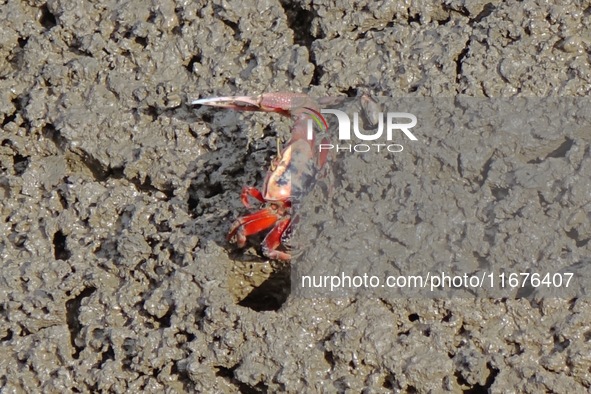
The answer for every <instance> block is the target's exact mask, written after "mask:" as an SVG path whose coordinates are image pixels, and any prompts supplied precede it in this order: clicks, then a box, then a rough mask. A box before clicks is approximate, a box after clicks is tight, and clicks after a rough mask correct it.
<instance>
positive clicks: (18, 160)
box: [13, 153, 29, 175]
mask: <svg viewBox="0 0 591 394" xmlns="http://www.w3.org/2000/svg"><path fill="white" fill-rule="evenodd" d="M13 162H14V173H15V174H16V175H22V174H23V173H24V172H25V171H26V170H27V167H28V166H29V157H28V156H23V155H19V154H18V153H16V154H15V155H14V158H13Z"/></svg>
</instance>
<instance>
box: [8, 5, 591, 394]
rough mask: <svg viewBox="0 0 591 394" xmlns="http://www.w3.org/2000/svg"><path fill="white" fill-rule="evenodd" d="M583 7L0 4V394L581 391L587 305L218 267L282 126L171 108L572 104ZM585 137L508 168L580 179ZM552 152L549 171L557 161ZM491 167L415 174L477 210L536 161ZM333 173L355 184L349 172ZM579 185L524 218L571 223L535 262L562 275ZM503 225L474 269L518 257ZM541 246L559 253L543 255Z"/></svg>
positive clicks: (501, 158)
mask: <svg viewBox="0 0 591 394" xmlns="http://www.w3.org/2000/svg"><path fill="white" fill-rule="evenodd" d="M255 4H256V5H255ZM586 7H588V6H581V3H580V2H575V1H560V2H558V1H556V2H555V3H554V4H553V3H548V2H541V1H540V2H536V1H525V2H515V3H514V4H513V3H512V2H511V4H506V3H504V2H500V1H492V2H491V1H469V2H468V1H455V0H451V1H447V2H445V5H442V4H441V2H435V1H432V2H429V1H406V2H387V1H384V2H375V1H338V0H337V1H314V2H311V1H283V2H280V1H277V0H266V1H258V2H251V3H247V2H243V1H235V0H231V1H177V2H174V1H168V0H162V1H157V2H149V3H146V2H145V1H134V0H131V1H117V0H112V1H103V2H83V1H66V0H63V1H62V0H55V1H53V0H50V1H47V2H46V1H42V0H30V1H26V2H25V1H16V0H14V1H11V0H9V1H2V2H1V5H0V20H1V23H0V26H1V27H0V124H1V125H2V130H1V136H0V169H1V171H2V172H1V173H0V226H1V231H0V237H1V238H0V261H1V267H2V269H1V271H0V316H1V318H0V339H1V345H0V346H1V352H0V386H1V387H2V388H3V392H14V393H21V392H58V391H61V392H100V391H103V392H107V391H108V392H121V393H123V392H179V393H180V392H227V393H233V392H246V393H258V392H275V391H284V392H362V391H363V392H367V393H386V392H392V391H394V392H419V393H426V392H453V393H459V392H472V393H474V392H487V391H488V392H493V393H500V392H545V391H546V392H584V391H587V390H589V389H590V387H591V372H590V368H591V331H590V329H589V327H590V323H591V316H590V313H591V312H589V310H590V305H589V301H588V300H587V299H584V298H580V297H579V298H572V299H559V298H541V299H525V298H513V297H507V298H503V299H444V298H439V299H415V298H397V299H386V298H375V297H370V296H368V297H356V298H354V297H349V298H336V299H327V298H306V297H296V296H295V295H293V294H292V295H290V283H289V277H290V273H289V271H290V267H289V265H286V264H282V263H276V262H267V261H266V260H265V259H264V258H262V257H261V256H260V253H259V252H260V250H258V248H257V246H256V244H254V245H253V247H251V248H248V249H246V250H242V251H237V250H234V249H232V248H231V247H229V246H228V245H227V243H226V241H225V239H224V237H225V233H226V232H227V230H228V227H229V224H230V223H231V221H232V220H233V219H234V218H235V217H237V216H238V215H240V214H243V213H244V208H243V207H242V206H241V204H240V201H239V194H240V189H241V188H242V186H243V185H258V186H260V185H261V182H262V180H263V178H264V175H265V172H266V170H267V168H268V164H269V162H270V159H271V157H272V156H273V154H274V149H275V139H276V137H277V136H280V137H284V138H285V137H286V136H288V133H289V120H288V119H278V117H277V116H273V115H268V114H247V115H242V114H236V113H232V112H224V111H212V110H209V109H193V108H190V107H188V106H187V105H186V103H187V101H188V100H189V99H190V98H193V97H207V96H211V95H219V94H230V93H236V94H239V93H240V94H244V93H248V94H257V93H260V92H263V91H284V90H295V91H309V92H310V93H311V94H312V95H315V96H319V97H320V96H326V95H349V96H357V95H358V94H360V93H361V92H362V91H369V92H371V93H372V94H374V95H376V96H391V97H404V96H409V97H415V96H416V97H454V96H456V95H468V96H474V97H508V96H513V95H521V96H586V95H588V94H589V90H591V83H590V79H591V67H590V66H589V52H590V50H591V30H590V26H589V24H590V23H591V18H589V15H590V13H591V9H590V8H586ZM589 133H590V132H589V130H588V129H584V130H582V131H580V132H579V131H577V132H575V131H569V134H566V135H565V137H563V138H559V137H554V136H552V137H550V136H547V135H544V136H543V138H541V139H540V141H548V143H550V144H551V146H550V147H547V148H545V147H544V149H542V146H540V150H539V152H538V151H536V152H535V154H533V153H532V152H525V153H531V154H532V155H533V156H531V157H530V159H531V160H533V161H534V162H535V161H536V160H538V161H539V164H540V165H539V166H538V167H535V168H536V169H538V170H540V169H545V167H543V166H544V165H546V166H548V164H544V163H548V161H547V160H542V159H543V158H546V157H547V156H548V155H549V154H550V153H552V152H555V155H554V156H552V155H550V157H551V158H552V159H556V160H551V163H552V168H550V169H547V171H549V172H548V173H546V172H544V171H540V172H539V173H538V174H539V177H541V178H544V177H545V176H546V175H549V174H550V171H551V172H552V174H559V175H552V177H553V178H552V179H553V180H554V177H558V176H560V177H563V178H568V177H569V171H572V168H573V167H572V166H573V163H576V164H577V165H579V167H578V168H580V169H582V170H581V171H586V172H587V173H588V169H589V164H588V163H589V159H590V157H589V156H590V154H591V153H590V148H589ZM565 138H566V139H567V140H570V141H571V146H570V148H569V149H568V150H565V149H564V148H560V146H561V145H560V144H562V143H563V142H564V141H565ZM542 145H543V144H542ZM487 149H489V148H488V147H487V145H486V141H483V146H482V147H480V148H479V149H475V150H473V151H469V152H466V153H465V155H466V156H465V160H464V159H463V156H462V160H461V161H460V163H459V165H451V164H450V163H454V160H455V159H456V157H455V156H456V155H457V152H453V154H451V153H450V151H449V149H448V147H447V146H445V145H443V144H441V146H440V150H439V151H438V156H437V157H439V158H440V159H439V160H438V161H429V163H431V164H434V163H436V162H438V165H439V166H440V167H441V168H440V169H441V170H442V171H443V172H442V173H443V175H445V176H453V177H455V178H457V179H458V180H462V179H465V180H466V182H467V183H470V182H481V183H482V187H484V188H485V189H486V188H489V189H491V190H488V191H486V190H484V191H482V193H490V195H493V196H494V195H495V193H497V196H499V194H498V193H501V194H500V195H503V193H504V192H503V188H505V187H506V185H503V184H502V182H501V184H500V185H496V186H495V183H494V182H492V181H491V182H489V183H487V182H482V181H484V180H485V179H486V175H487V174H489V173H492V174H501V173H502V168H500V167H497V166H501V165H510V166H511V171H513V172H514V173H520V171H526V170H527V166H528V165H532V163H528V160H523V157H516V158H515V159H513V160H512V159H511V155H510V152H509V151H507V152H501V154H498V155H497V156H494V155H492V156H491V155H489V156H488V157H489V158H490V157H492V161H491V160H489V161H483V160H484V158H483V157H481V152H486V151H487ZM507 149H510V147H508V148H507ZM436 153H437V152H436ZM521 153H522V154H523V153H524V152H521ZM531 160H530V161H531ZM410 164H411V163H408V164H405V165H407V166H408V165H410ZM448 164H450V165H448ZM415 165H416V163H415ZM520 166H524V167H520ZM341 168H342V169H348V168H352V169H353V170H354V169H355V168H356V167H355V166H347V163H345V164H343V166H342V167H341ZM405 169H409V168H406V167H405V168H400V170H401V171H398V172H399V173H400V174H404V171H403V170H405ZM585 169H586V170H585ZM435 170H437V168H435V169H434V171H435ZM347 175H348V177H349V178H348V179H349V180H352V181H351V182H353V184H355V182H357V184H359V182H360V178H359V177H363V172H359V173H358V174H356V173H355V172H352V173H349V174H347ZM356 177H357V178H356ZM524 179H525V178H524ZM390 182H391V181H390V180H388V181H384V182H383V183H381V184H379V185H375V186H374V187H370V188H367V193H368V196H367V198H368V199H369V201H372V199H374V198H376V196H377V195H380V193H382V192H383V191H384V190H393V189H391V188H389V185H390ZM497 183H498V182H497ZM421 184H424V183H421V177H420V173H419V172H417V173H413V178H412V182H409V185H410V192H411V195H412V200H410V201H408V202H407V203H406V204H407V205H406V207H407V208H408V211H400V210H399V211H398V212H400V214H399V215H401V216H400V217H399V219H400V220H401V221H402V222H403V224H404V225H405V226H409V223H410V224H412V218H413V217H415V215H416V213H415V212H410V210H413V209H416V207H420V206H424V205H422V204H421V199H423V198H424V199H429V198H430V197H429V194H428V193H420V191H421V190H416V189H413V188H414V187H416V188H420V185H421ZM580 186H581V189H580V190H579V191H577V190H576V187H577V185H571V186H570V187H571V195H570V197H569V198H570V200H569V199H568V198H565V199H564V200H560V198H561V197H560V196H544V198H546V197H548V198H557V199H558V200H556V201H553V203H556V204H557V205H556V209H558V210H560V202H561V201H562V202H563V203H564V204H567V203H568V204H579V205H576V206H577V207H578V212H575V214H574V216H573V217H572V218H571V221H570V222H568V227H567V228H564V229H563V231H564V234H566V237H564V234H560V237H558V238H556V235H555V234H549V235H548V237H552V238H553V242H554V244H552V245H551V248H550V249H549V251H548V252H547V253H546V254H542V256H539V254H538V255H537V256H535V257H539V258H554V257H556V256H557V255H556V253H559V252H557V251H559V250H562V252H561V253H562V254H559V257H560V258H562V259H565V260H567V262H568V261H570V262H572V263H575V262H577V260H578V258H579V257H581V256H588V255H589V247H590V246H589V242H588V241H589V239H590V237H591V225H590V222H589V217H590V215H589V202H588V201H586V200H585V198H587V199H588V197H589V195H588V194H586V195H585V192H584V191H585V190H587V191H588V185H580ZM494 187H497V188H496V189H493V188H494ZM498 187H500V189H499V188H498ZM581 190H582V191H581ZM507 192H509V191H507ZM344 193H345V192H344ZM374 193H377V194H376V195H375V196H374V195H373V194H374ZM345 196H346V195H345ZM400 197H402V196H400ZM343 198H346V197H343ZM351 198H352V199H353V198H357V197H356V196H355V195H351ZM448 198H456V197H455V196H454V195H453V194H449V193H448V194H446V193H441V200H440V203H441V206H442V211H444V212H447V211H446V209H447V208H446V207H449V206H451V204H453V202H452V201H450V200H448ZM398 200H399V202H402V200H401V198H399V199H398ZM525 200H526V199H524V200H520V202H521V203H522V204H523V206H527V204H525ZM509 201H512V200H510V199H509ZM540 201H541V200H540ZM426 202H428V203H429V204H427V205H429V206H433V201H426ZM465 204H466V207H465V209H466V210H467V212H468V211H470V210H476V207H477V205H478V204H479V202H478V199H476V198H473V196H472V197H470V198H469V199H467V201H465ZM475 204H476V205H475ZM500 204H501V206H498V207H497V208H495V209H498V211H499V212H500V211H503V212H505V214H506V216H507V219H506V221H505V222H504V223H505V224H507V225H511V226H512V227H510V228H509V227H508V228H506V229H505V230H504V231H505V232H506V234H508V235H509V236H510V235H511V234H512V233H514V234H515V235H517V239H498V240H497V239H496V238H495V240H494V242H492V243H490V244H485V243H483V248H500V246H499V245H498V243H502V242H510V245H512V246H511V247H512V248H516V250H517V251H518V252H519V253H522V250H523V249H524V248H526V247H527V245H528V243H530V244H531V243H533V242H534V241H535V240H532V239H527V237H519V236H518V235H519V231H518V229H519V224H520V220H519V219H520V217H521V216H520V214H519V209H517V210H516V207H515V206H509V207H504V206H502V204H503V203H502V202H500ZM517 208H518V207H517ZM568 208H569V209H572V206H569V207H568ZM404 212H406V215H408V217H405V216H404ZM419 214H421V213H420V212H419ZM539 214H540V216H536V215H535V212H529V215H530V216H528V217H530V218H531V217H536V218H537V220H539V222H537V223H540V224H543V223H544V221H548V220H553V219H554V218H556V217H559V214H560V213H559V212H555V213H554V214H555V215H558V216H553V215H554V214H552V213H550V214H548V213H547V212H543V209H542V210H541V211H540V213H539ZM544 215H545V216H544ZM560 220H563V219H562V218H561V219H560ZM564 220H566V219H564ZM565 223H566V222H565ZM501 224H502V223H501ZM441 225H445V223H442V224H441ZM512 229H514V230H512ZM408 231H415V230H414V229H413V228H412V226H411V227H409V229H408ZM455 236H458V237H461V234H456V235H455ZM470 239H472V238H470ZM470 239H469V240H470ZM560 240H566V241H567V242H566V245H564V246H563V247H562V248H561V247H560V245H558V244H557V243H558V242H559V241H560ZM460 241H461V240H460ZM483 242H484V241H483ZM511 242H512V243H511ZM543 244H544V243H543V242H541V241H540V242H539V243H537V244H535V247H536V248H541V246H540V245H543ZM419 246H420V244H418V245H415V246H413V245H408V247H409V248H413V247H419ZM471 247H472V248H474V249H476V248H477V247H478V245H471ZM484 255H485V254H483V256H484ZM580 263H581V264H584V263H585V262H580Z"/></svg>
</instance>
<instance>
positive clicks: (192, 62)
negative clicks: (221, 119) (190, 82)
mask: <svg viewBox="0 0 591 394" xmlns="http://www.w3.org/2000/svg"><path fill="white" fill-rule="evenodd" d="M195 63H201V55H199V54H197V55H194V56H193V57H192V58H191V60H189V64H187V71H188V72H190V73H193V67H194V65H195ZM204 121H205V122H208V123H209V122H211V119H210V120H209V121H207V120H205V119H204Z"/></svg>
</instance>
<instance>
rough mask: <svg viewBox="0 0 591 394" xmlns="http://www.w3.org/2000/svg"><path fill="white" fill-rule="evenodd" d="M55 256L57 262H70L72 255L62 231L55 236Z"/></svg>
mask: <svg viewBox="0 0 591 394" xmlns="http://www.w3.org/2000/svg"><path fill="white" fill-rule="evenodd" d="M53 256H54V257H55V259H56V260H64V261H66V260H68V259H69V258H70V257H71V256H72V253H71V252H70V251H69V250H68V248H67V246H66V236H65V235H64V233H62V232H61V230H58V231H57V232H56V233H55V234H53Z"/></svg>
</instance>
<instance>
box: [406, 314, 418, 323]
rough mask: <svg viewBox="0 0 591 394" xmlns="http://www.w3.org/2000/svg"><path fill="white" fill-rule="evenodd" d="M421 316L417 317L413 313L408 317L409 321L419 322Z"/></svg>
mask: <svg viewBox="0 0 591 394" xmlns="http://www.w3.org/2000/svg"><path fill="white" fill-rule="evenodd" d="M419 318H420V317H419V315H417V314H416V313H411V314H410V315H408V320H410V321H417V320H419Z"/></svg>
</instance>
